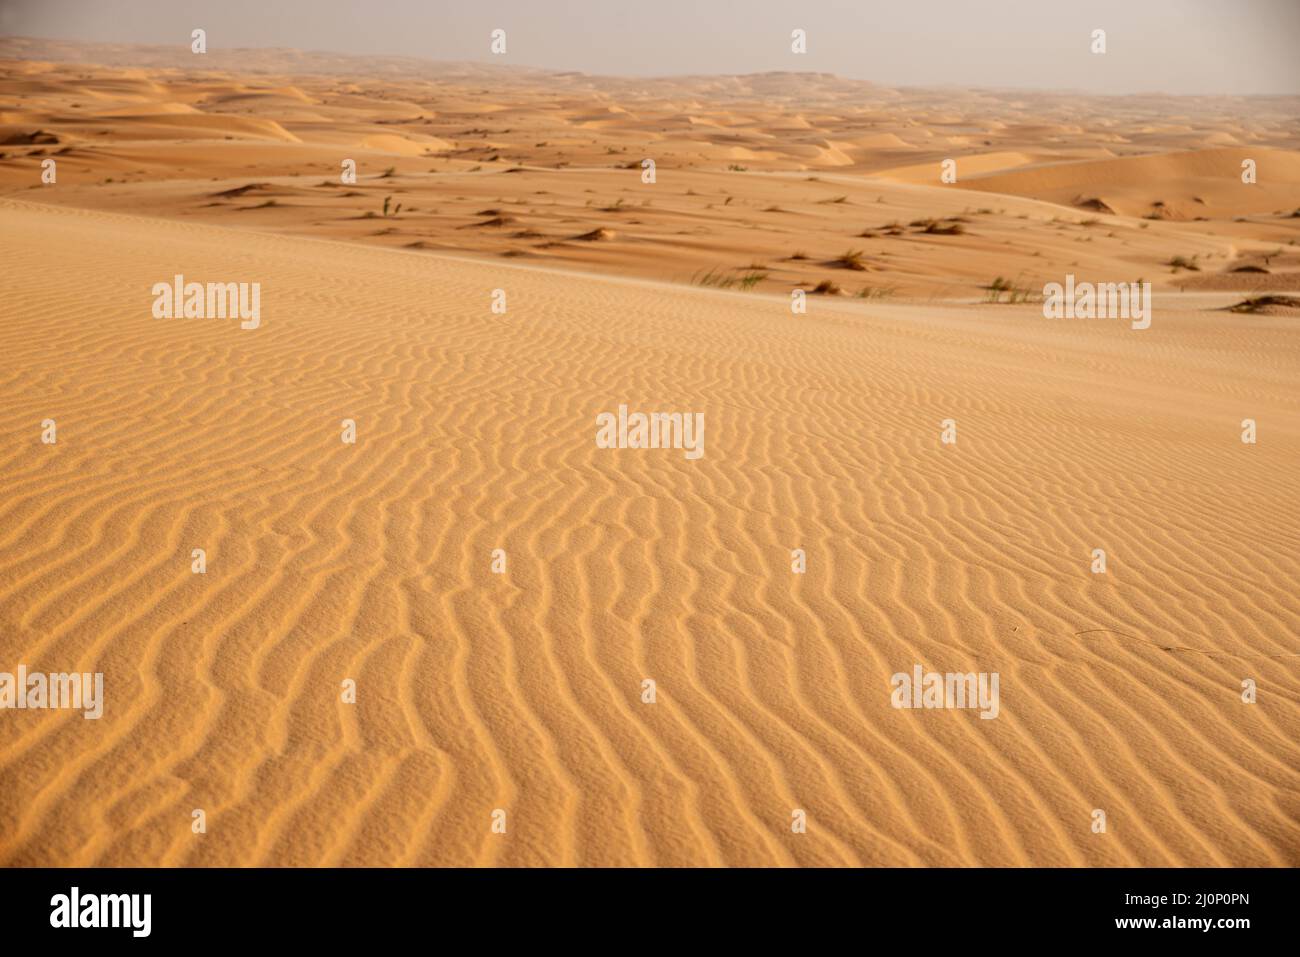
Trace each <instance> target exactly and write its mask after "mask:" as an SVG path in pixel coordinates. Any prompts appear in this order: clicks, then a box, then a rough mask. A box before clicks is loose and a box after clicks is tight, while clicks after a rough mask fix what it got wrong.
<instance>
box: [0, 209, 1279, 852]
mask: <svg viewBox="0 0 1300 957" xmlns="http://www.w3.org/2000/svg"><path fill="white" fill-rule="evenodd" d="M0 223H2V224H3V230H0V236H3V239H2V240H0V242H2V243H3V249H4V256H5V261H6V263H8V264H10V265H9V267H8V268H6V269H4V270H3V271H0V295H2V296H3V299H4V301H5V303H6V304H7V313H8V314H9V316H10V318H9V320H8V321H7V322H6V323H5V325H4V327H3V331H2V332H0V345H2V346H3V351H4V354H5V356H6V360H5V366H4V368H5V373H4V376H3V391H4V401H3V403H0V433H3V435H4V436H5V442H4V445H3V449H4V453H3V454H4V462H3V469H2V470H0V481H2V483H3V494H2V495H0V503H2V504H0V510H2V511H3V514H4V519H3V522H0V529H3V532H2V533H0V596H3V597H2V598H0V616H2V620H3V624H4V628H3V631H2V632H0V634H2V635H3V638H2V639H0V652H2V653H3V657H4V660H5V661H6V662H11V661H16V660H22V661H25V662H27V663H29V664H30V665H32V666H33V667H36V666H41V667H46V668H49V669H64V668H68V669H70V668H78V669H93V670H102V671H103V672H104V673H105V674H106V676H107V691H106V698H107V707H106V711H105V715H104V717H103V718H102V719H101V720H99V721H84V720H82V719H81V717H80V716H79V715H74V716H69V715H67V714H60V713H54V712H31V711H28V712H10V713H8V714H6V715H5V717H4V720H5V721H6V727H7V728H8V729H9V730H8V731H7V733H6V735H5V737H4V738H3V741H2V743H0V836H2V839H0V860H2V861H3V862H4V863H5V864H9V865H15V864H19V865H21V864H108V865H125V864H159V863H161V864H198V865H204V864H213V865H215V864H271V863H274V864H575V863H581V864H632V863H656V864H719V863H728V864H830V865H839V864H858V863H870V864H976V863H979V864H1024V863H1033V864H1049V865H1055V864H1108V865H1125V864H1153V865H1165V864H1205V865H1221V864H1288V865H1295V864H1296V863H1298V862H1300V858H1298V857H1297V849H1298V848H1300V839H1298V835H1300V830H1298V825H1297V812H1298V810H1300V809H1298V807H1297V804H1296V801H1295V795H1296V793H1297V788H1300V749H1298V748H1297V744H1296V742H1297V733H1298V732H1300V705H1298V704H1297V701H1300V670H1298V668H1297V659H1296V650H1295V646H1294V641H1293V637H1294V636H1293V631H1292V628H1293V626H1294V623H1295V621H1296V620H1297V614H1298V613H1300V607H1298V604H1300V603H1298V602H1297V599H1296V596H1295V594H1294V590H1293V589H1292V588H1291V587H1290V586H1291V583H1292V582H1293V581H1294V580H1295V579H1296V577H1297V574H1298V573H1300V568H1298V567H1297V555H1300V549H1298V548H1297V545H1300V525H1298V524H1297V523H1298V521H1300V515H1298V514H1297V512H1296V510H1295V508H1294V503H1295V502H1296V501H1297V496H1298V494H1300V488H1297V484H1298V482H1300V480H1298V479H1297V476H1296V473H1295V470H1294V468H1293V467H1292V466H1293V464H1294V452H1293V450H1294V448H1295V444H1296V442H1297V441H1300V415H1298V412H1300V395H1298V394H1297V385H1296V384H1297V382H1300V375H1298V373H1300V368H1298V366H1300V356H1298V354H1297V351H1296V349H1295V346H1294V338H1295V334H1296V327H1295V321H1296V320H1294V319H1286V318H1277V317H1273V318H1269V317H1262V316H1260V317H1250V321H1249V322H1248V323H1239V322H1215V323H1209V322H1206V321H1205V319H1204V317H1203V315H1202V314H1199V313H1197V312H1194V311H1191V310H1189V309H1184V308H1182V307H1180V306H1179V304H1178V301H1177V300H1170V301H1166V302H1163V304H1162V306H1163V308H1162V311H1161V313H1160V319H1159V323H1160V324H1159V327H1158V331H1151V332H1149V334H1148V333H1144V334H1142V335H1140V336H1136V337H1135V336H1133V335H1132V334H1131V333H1129V332H1127V330H1125V329H1124V328H1122V327H1119V326H1116V325H1112V324H1105V323H1102V324H1083V325H1066V324H1057V323H1050V322H1046V321H1043V320H1041V318H1039V319H1037V320H1035V318H1034V315H1035V312H1036V310H1034V309H1033V308H1032V307H1030V308H1029V309H1027V310H1026V309H1011V308H1009V307H1002V308H1000V309H991V310H990V309H983V310H977V311H971V310H968V309H961V308H957V307H930V308H911V307H906V306H879V305H874V304H873V305H870V306H868V305H863V304H855V303H851V302H834V301H830V300H823V301H819V302H817V303H816V304H815V306H814V308H813V309H812V310H811V312H810V314H809V315H807V316H803V317H794V316H791V315H790V312H789V310H788V309H787V308H786V306H785V303H784V302H783V301H781V300H780V299H777V298H771V299H769V298H766V297H758V296H750V295H743V294H736V293H727V292H717V291H712V290H702V289H692V288H682V287H674V286H667V285H662V284H654V283H647V282H644V281H639V280H630V279H615V278H594V277H583V276H576V275H572V274H565V273H561V272H555V271H553V270H547V269H533V268H523V267H517V266H511V265H504V264H498V263H480V262H471V261H466V260H454V259H441V258H438V257H430V256H428V255H425V254H416V253H404V252H399V251H390V250H384V249H372V248H364V247H357V246H354V245H346V244H336V243H328V242H320V241H313V240H308V239H300V238H291V237H282V236H277V235H271V234H267V233H259V232H238V233H236V232H232V231H231V230H228V229H224V228H221V227H216V226H209V225H200V224H184V223H175V222H167V221H161V220H155V219H148V218H135V217H128V216H121V215H116V214H107V213H103V212H88V211H82V210H74V209H64V208H57V207H49V206H39V205H32V204H28V203H21V202H15V201H3V202H0ZM164 264H165V265H166V270H165V271H166V273H167V275H163V266H164ZM173 268H175V269H177V270H181V271H183V272H184V273H185V274H186V275H187V276H191V277H195V278H200V277H202V278H221V279H244V280H259V279H260V280H261V281H262V282H263V300H262V303H263V304H262V310H263V325H262V327H261V328H259V329H257V330H254V331H242V330H240V329H239V328H238V327H237V325H235V324H233V323H232V322H230V321H225V320H183V319H177V320H159V319H153V318H151V316H150V296H149V290H150V287H151V285H152V284H153V283H154V282H156V281H159V280H160V279H162V280H169V279H170V271H171V270H172V269H173ZM70 275H76V276H77V277H78V280H79V282H78V285H77V286H76V287H70V286H69V285H68V284H67V282H66V279H67V277H68V276H70ZM493 288H505V289H507V290H508V293H509V311H508V314H507V315H506V316H494V315H493V314H492V313H491V312H490V311H489V308H488V305H489V295H490V291H491V290H492V289H493ZM1211 369H1212V370H1213V375H1212V376H1211V375H1209V370H1211ZM619 402H627V403H629V404H631V405H632V406H634V407H646V408H664V407H667V408H674V409H695V410H701V411H704V412H705V414H706V416H707V421H708V432H707V451H706V454H705V455H704V457H703V458H701V459H699V460H698V461H694V462H692V461H687V460H686V459H685V458H684V457H682V456H681V455H680V454H679V453H672V452H669V453H662V454H661V453H654V452H636V451H621V452H620V451H611V450H601V449H598V448H596V446H595V444H594V442H593V434H594V421H595V416H596V414H597V413H598V412H600V411H603V410H607V409H611V408H613V407H615V406H616V405H617V404H618V403H619ZM1247 414H1249V415H1251V416H1254V417H1256V418H1257V419H1258V421H1259V422H1260V423H1261V430H1263V431H1262V435H1263V436H1264V437H1263V438H1262V440H1261V442H1260V444H1259V445H1257V446H1255V447H1248V446H1243V445H1242V444H1241V443H1240V442H1239V441H1238V440H1237V429H1238V420H1239V419H1240V418H1241V417H1242V416H1243V415H1247ZM47 417H50V418H55V419H56V420H57V423H58V429H59V432H58V443H57V445H55V446H46V445H42V444H41V443H40V442H39V441H38V432H39V426H40V423H41V421H42V420H43V419H45V418H47ZM946 417H955V418H956V419H957V421H958V423H959V428H960V430H961V431H960V433H959V434H960V440H959V443H958V445H956V446H953V447H948V448H944V447H943V446H941V445H940V443H939V422H940V420H941V419H943V418H946ZM344 418H354V419H355V420H356V422H357V425H358V429H359V438H358V442H357V444H356V445H355V446H348V445H344V444H342V443H341V442H340V439H339V434H340V433H339V428H340V421H341V420H342V419H344ZM1225 477H1228V478H1227V479H1226V480H1225ZM194 547H204V548H206V549H207V553H208V556H209V557H208V561H209V566H208V571H207V574H206V575H202V576H199V575H194V574H191V571H190V550H191V549H192V548H194ZM1094 547H1105V548H1106V549H1107V550H1108V552H1109V554H1110V555H1111V556H1112V558H1111V561H1112V562H1113V568H1112V571H1111V573H1110V574H1109V575H1107V576H1105V577H1104V578H1103V577H1098V576H1093V575H1091V574H1090V573H1089V571H1088V559H1089V553H1090V550H1091V549H1092V548H1094ZM495 548H504V549H505V550H506V552H507V554H508V556H509V559H508V560H509V565H508V571H507V573H506V574H505V575H494V574H492V573H491V571H490V562H491V552H492V550H493V549H495ZM792 548H803V549H806V550H807V554H808V571H807V574H806V575H802V576H799V575H794V574H792V573H791V570H790V560H791V552H790V550H791V549H792ZM914 662H920V663H924V664H925V666H926V667H928V668H932V669H937V670H963V671H964V670H985V671H992V670H997V671H999V672H1000V673H1001V676H1002V688H1003V692H1002V695H1003V700H1002V714H1001V716H1000V718H999V720H996V721H982V720H980V719H979V718H978V717H977V716H976V715H975V714H973V713H969V712H955V713H954V712H946V713H945V712H919V713H918V712H909V711H899V710H894V709H892V708H891V707H890V706H889V703H888V701H889V676H890V675H891V674H892V673H894V672H897V671H900V670H906V669H909V668H911V666H912V665H913V663H914ZM349 677H351V678H354V679H355V680H356V681H357V682H358V696H357V702H356V704H355V705H347V704H343V703H341V702H340V700H339V686H340V685H339V683H340V682H341V681H342V680H343V679H345V678H349ZM647 677H650V678H653V679H654V680H655V681H656V682H657V686H658V700H657V702H656V703H655V704H653V705H650V704H643V703H642V702H641V700H640V689H641V682H642V680H643V679H644V678H647ZM1243 677H1252V678H1254V679H1255V680H1257V681H1258V683H1259V687H1260V689H1261V691H1260V700H1259V703H1258V704H1257V705H1255V706H1245V705H1243V704H1242V703H1241V701H1240V698H1239V688H1240V682H1241V679H1242V678H1243ZM1098 807H1100V808H1105V809H1107V812H1108V815H1109V820H1110V829H1109V832H1108V834H1107V835H1105V836H1099V835H1094V834H1092V833H1091V832H1090V830H1089V827H1088V822H1089V815H1090V814H1091V812H1092V810H1093V809H1094V808H1098ZM195 808H201V809H204V810H205V811H206V813H207V815H208V831H207V833H206V834H203V835H195V834H192V833H191V830H190V823H191V816H190V815H191V811H192V810H193V809H195ZM496 808H502V809H506V810H507V812H508V820H509V829H508V832H507V834H506V835H493V834H491V833H490V830H489V825H490V814H491V812H492V811H493V809H496ZM795 808H801V809H805V810H806V811H807V813H808V819H809V829H808V833H807V834H804V835H794V834H792V833H791V831H790V818H791V810H792V809H795Z"/></svg>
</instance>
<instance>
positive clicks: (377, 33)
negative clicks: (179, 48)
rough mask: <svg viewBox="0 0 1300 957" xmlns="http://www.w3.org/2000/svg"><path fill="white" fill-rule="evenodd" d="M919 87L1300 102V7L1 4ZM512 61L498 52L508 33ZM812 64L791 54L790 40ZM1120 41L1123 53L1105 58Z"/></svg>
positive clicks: (358, 43)
mask: <svg viewBox="0 0 1300 957" xmlns="http://www.w3.org/2000/svg"><path fill="white" fill-rule="evenodd" d="M195 27H203V28H204V29H206V30H207V32H208V45H209V49H212V48H214V47H216V46H218V45H220V46H222V47H267V46H274V47H296V48H298V49H302V50H330V51H339V52H345V53H358V54H383V53H395V54H406V55H410V56H420V57H427V58H430V59H436V60H491V61H493V62H506V63H517V64H524V65H528V66H540V67H550V68H553V69H562V70H583V71H586V72H588V73H607V74H619V75H668V74H680V73H752V72H759V71H764V70H810V71H824V72H829V73H837V74H839V75H841V76H848V77H855V78H859V79H865V80H874V81H877V82H880V83H885V84H898V85H911V86H939V85H958V86H1002V87H1007V86H1011V87H1033V88H1048V89H1080V90H1089V91H1096V92H1106V93H1134V92H1148V91H1163V92H1170V93H1300V52H1298V48H1300V0H792V2H780V0H640V2H636V0H454V2H448V0H215V2H213V0H0V31H2V32H4V33H8V34H18V35H24V36H42V37H57V38H62V39H76V40H101V41H108V42H119V43H151V44H167V43H176V44H183V45H186V46H188V44H189V35H190V31H191V30H192V29H194V28H195ZM496 27H500V28H502V29H504V30H506V34H507V39H508V52H507V55H506V56H504V57H494V56H492V55H491V54H490V52H489V49H488V43H489V34H490V32H491V30H492V29H493V28H496ZM796 27H800V28H802V29H804V30H806V31H807V34H808V52H807V54H806V55H803V56H797V55H794V54H792V53H791V52H790V31H791V30H792V29H794V28H796ZM1097 28H1100V29H1104V30H1105V31H1106V36H1107V53H1106V54H1105V55H1104V56H1096V55H1093V54H1091V53H1090V52H1089V50H1088V46H1089V36H1090V34H1091V32H1092V31H1093V30H1094V29H1097Z"/></svg>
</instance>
